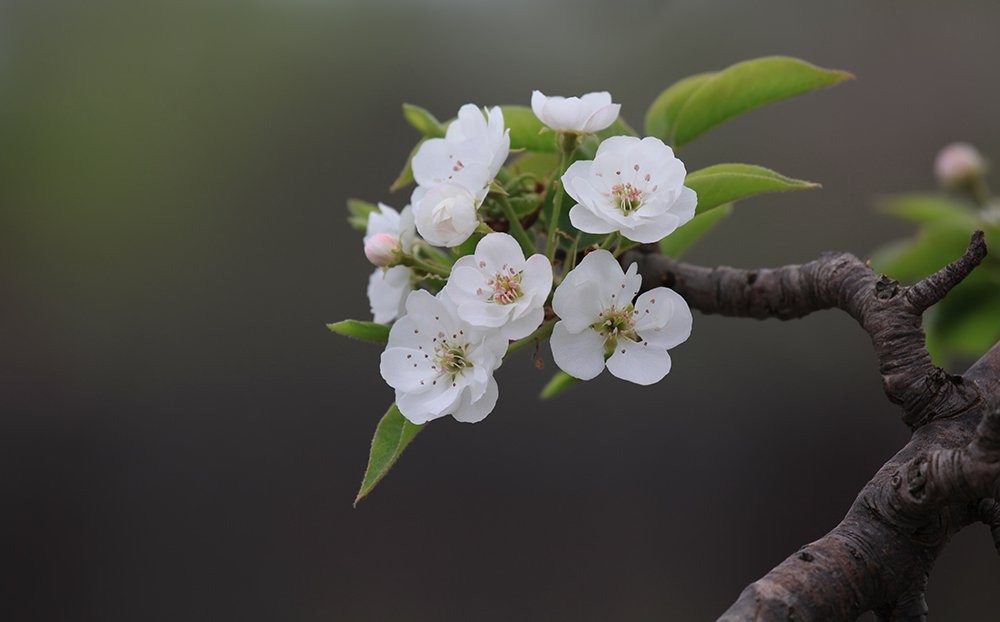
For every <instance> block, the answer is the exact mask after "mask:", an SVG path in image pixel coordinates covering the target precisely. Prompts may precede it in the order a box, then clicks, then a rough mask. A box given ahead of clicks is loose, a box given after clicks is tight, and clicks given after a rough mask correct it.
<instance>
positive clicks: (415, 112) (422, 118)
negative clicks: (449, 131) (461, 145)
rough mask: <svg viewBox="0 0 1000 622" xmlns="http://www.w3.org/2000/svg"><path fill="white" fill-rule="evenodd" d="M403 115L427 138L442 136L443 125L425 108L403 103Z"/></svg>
mask: <svg viewBox="0 0 1000 622" xmlns="http://www.w3.org/2000/svg"><path fill="white" fill-rule="evenodd" d="M403 116H404V117H406V121H407V122H408V123H409V124H410V125H412V126H413V127H414V128H416V130H417V131H418V132H420V133H421V134H423V135H424V136H426V137H427V138H444V132H445V127H444V126H443V125H441V122H440V121H438V120H437V118H436V117H435V116H434V115H432V114H431V113H430V112H429V111H428V110H426V109H425V108H421V107H420V106H414V105H413V104H403Z"/></svg>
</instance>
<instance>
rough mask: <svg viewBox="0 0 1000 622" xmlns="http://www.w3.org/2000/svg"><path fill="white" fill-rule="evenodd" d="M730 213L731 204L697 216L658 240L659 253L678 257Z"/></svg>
mask: <svg viewBox="0 0 1000 622" xmlns="http://www.w3.org/2000/svg"><path fill="white" fill-rule="evenodd" d="M732 212H733V206H732V204H730V203H727V204H725V205H720V206H719V208H718V209H713V210H710V211H707V212H705V213H703V214H698V215H697V216H695V217H694V218H692V219H691V220H690V221H688V223H687V224H685V225H683V226H682V227H681V228H679V229H677V231H674V232H673V233H671V234H670V235H668V236H667V237H665V238H663V239H662V240H660V252H661V253H663V254H664V255H666V256H667V257H675V258H677V257H680V256H681V255H683V254H684V253H685V252H686V251H687V250H688V249H689V248H691V246H692V245H694V243H695V242H697V241H698V240H700V239H701V238H702V236H704V235H705V234H706V233H708V232H709V231H711V230H712V229H714V228H715V226H716V225H717V224H719V223H720V222H722V220H723V219H725V218H726V216H729V214H731V213H732Z"/></svg>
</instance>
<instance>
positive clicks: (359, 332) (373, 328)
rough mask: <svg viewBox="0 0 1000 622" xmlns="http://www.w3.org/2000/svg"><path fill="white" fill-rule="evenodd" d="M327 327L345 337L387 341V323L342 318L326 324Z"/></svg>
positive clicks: (373, 341) (374, 341) (376, 341)
mask: <svg viewBox="0 0 1000 622" xmlns="http://www.w3.org/2000/svg"><path fill="white" fill-rule="evenodd" d="M326 327H327V328H329V329H330V330H332V331H333V332H335V333H337V334H338V335H344V336H345V337H351V338H354V339H360V340H361V341H371V342H372V343H386V342H388V341H389V329H390V328H391V326H389V325H388V324H376V323H375V322H362V321H361V320H344V321H342V322H335V323H333V324H327V325H326Z"/></svg>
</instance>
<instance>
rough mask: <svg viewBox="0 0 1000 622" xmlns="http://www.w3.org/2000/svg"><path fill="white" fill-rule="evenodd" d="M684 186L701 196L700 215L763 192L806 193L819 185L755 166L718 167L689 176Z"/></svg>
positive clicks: (727, 165) (725, 165)
mask: <svg viewBox="0 0 1000 622" xmlns="http://www.w3.org/2000/svg"><path fill="white" fill-rule="evenodd" d="M684 185H685V186H687V187H688V188H691V189H692V190H694V191H695V192H697V193H698V208H697V213H698V214H703V213H705V212H706V211H708V210H710V209H712V208H713V207H717V206H719V205H723V204H725V203H731V202H733V201H738V200H739V199H745V198H747V197H752V196H754V195H757V194H762V193H764V192H784V191H787V190H807V189H810V188H819V187H820V186H819V184H816V183H813V182H810V181H803V180H801V179H792V178H791V177H785V176H784V175H781V174H780V173H776V172H774V171H772V170H771V169H767V168H764V167H763V166H754V165H753V164H716V165H715V166H709V167H707V168H703V169H700V170H697V171H694V172H693V173H689V174H688V176H687V178H686V179H685V180H684Z"/></svg>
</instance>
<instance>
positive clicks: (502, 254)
mask: <svg viewBox="0 0 1000 622" xmlns="http://www.w3.org/2000/svg"><path fill="white" fill-rule="evenodd" d="M475 256H476V262H477V263H478V266H479V267H480V268H481V269H483V270H488V271H490V272H494V273H496V272H504V273H506V274H511V272H510V271H511V270H513V271H514V272H520V271H521V270H522V269H524V252H522V251H521V246H520V245H519V244H518V243H517V240H515V239H514V238H513V236H510V235H507V234H506V233H490V234H488V235H486V236H484V237H483V239H482V240H479V244H477V245H476V254H475ZM484 264H485V265H484Z"/></svg>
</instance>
